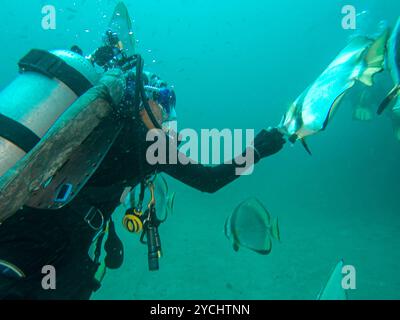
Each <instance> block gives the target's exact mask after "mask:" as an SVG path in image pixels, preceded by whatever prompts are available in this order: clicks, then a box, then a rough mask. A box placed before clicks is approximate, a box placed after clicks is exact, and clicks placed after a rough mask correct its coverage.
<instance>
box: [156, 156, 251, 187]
mask: <svg viewBox="0 0 400 320" xmlns="http://www.w3.org/2000/svg"><path fill="white" fill-rule="evenodd" d="M179 157H180V159H186V160H187V157H186V156H185V155H183V154H180V156H179ZM256 162H258V159H257V160H256ZM236 163H237V161H235V160H233V161H232V164H221V165H218V166H214V167H211V166H204V165H201V164H198V163H189V164H187V165H184V164H181V163H178V164H167V165H162V166H161V167H160V169H161V170H160V171H163V172H165V173H166V174H168V175H170V176H171V177H173V178H175V179H177V180H179V181H181V182H183V183H184V184H186V185H188V186H190V187H192V188H195V189H197V190H199V191H202V192H207V193H215V192H217V191H219V190H220V189H222V188H223V187H225V186H226V185H228V184H230V183H231V182H233V181H235V180H236V179H237V178H239V177H240V175H238V174H237V172H236V169H237V168H241V167H240V166H238V165H237V164H236Z"/></svg>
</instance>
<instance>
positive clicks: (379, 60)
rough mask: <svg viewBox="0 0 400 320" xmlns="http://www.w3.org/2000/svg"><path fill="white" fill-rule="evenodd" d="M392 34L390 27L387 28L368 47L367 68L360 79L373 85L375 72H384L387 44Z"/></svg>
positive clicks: (366, 83) (368, 84)
mask: <svg viewBox="0 0 400 320" xmlns="http://www.w3.org/2000/svg"><path fill="white" fill-rule="evenodd" d="M389 36H390V31H389V29H385V31H383V32H382V34H381V35H380V36H379V37H378V38H377V39H376V40H375V42H374V43H373V44H372V45H371V46H370V47H369V48H368V51H367V53H366V55H365V58H364V59H365V60H364V61H365V63H366V68H365V70H364V72H363V73H362V74H361V76H360V77H359V78H358V80H359V81H360V82H362V83H364V84H365V85H367V86H369V87H371V86H372V85H373V83H374V82H373V77H374V76H375V74H377V73H379V72H382V71H383V68H384V63H385V56H386V44H387V41H388V39H389Z"/></svg>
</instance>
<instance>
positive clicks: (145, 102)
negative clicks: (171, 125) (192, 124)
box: [136, 56, 161, 129]
mask: <svg viewBox="0 0 400 320" xmlns="http://www.w3.org/2000/svg"><path fill="white" fill-rule="evenodd" d="M143 68H144V61H143V59H142V58H141V57H140V56H138V62H137V65H136V81H137V82H136V83H137V87H136V88H137V90H139V93H140V95H141V98H142V102H143V106H144V109H145V110H146V112H147V114H148V116H149V118H150V120H151V122H152V123H153V125H154V127H155V128H157V129H161V125H160V124H159V123H158V122H157V119H156V118H155V117H154V114H153V111H152V110H151V108H150V105H149V101H148V100H147V96H146V91H145V89H144V82H143V79H142V75H143ZM136 94H138V91H136ZM137 98H138V97H137ZM137 101H139V99H138V100H137Z"/></svg>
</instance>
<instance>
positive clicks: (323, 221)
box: [0, 0, 400, 299]
mask: <svg viewBox="0 0 400 320" xmlns="http://www.w3.org/2000/svg"><path fill="white" fill-rule="evenodd" d="M125 3H126V5H127V6H128V8H129V10H130V12H131V16H132V17H133V19H134V20H135V21H134V26H135V32H136V34H137V38H138V40H139V43H138V51H139V52H140V53H142V54H143V55H144V57H145V59H146V61H147V66H146V68H147V69H148V70H151V71H154V72H156V73H157V74H159V75H160V76H161V77H162V78H164V79H165V80H167V81H168V82H169V83H170V84H172V85H174V86H175V88H176V91H177V95H178V106H177V111H178V114H179V126H180V127H181V128H194V129H197V130H199V129H201V128H219V129H223V128H243V129H245V128H255V129H257V130H259V129H261V128H264V127H269V126H275V125H277V124H278V122H279V121H280V119H281V117H282V115H283V113H284V112H285V111H286V109H287V107H288V106H289V105H290V103H291V102H292V101H293V100H294V99H295V98H296V97H297V96H298V95H299V94H300V93H301V92H302V91H303V90H304V89H305V88H306V87H307V86H308V85H309V84H310V83H311V82H312V81H314V80H315V78H316V77H317V76H318V75H319V74H320V73H321V72H322V71H323V70H324V68H325V67H326V66H327V64H328V63H329V62H330V61H331V60H332V59H333V58H334V57H335V55H336V54H337V53H338V52H339V51H340V50H341V49H342V48H343V47H344V46H345V45H346V43H347V41H348V39H349V37H350V36H351V35H352V31H349V30H343V28H342V27H341V19H342V17H343V15H342V14H341V9H342V7H343V5H345V4H348V2H347V1H336V0H330V1H323V0H319V1H314V0H281V1H276V2H275V1H266V0H247V1H244V0H230V1H223V0H221V1H210V0H169V1H165V0H163V1H162V0H146V1H138V0H135V1H133V0H126V1H125ZM45 4H53V5H55V6H56V8H57V10H58V15H57V28H56V30H51V31H44V30H43V29H42V28H41V24H40V23H41V19H42V14H41V8H42V6H43V5H45ZM114 5H115V2H114V1H110V0H109V1H106V0H103V1H101V0H98V1H97V0H86V1H84V0H80V1H78V0H77V1H67V0H58V1H57V0H50V1H47V0H46V1H40V0H30V1H26V0H23V1H22V0H19V1H10V2H7V3H3V4H2V10H1V11H0V21H1V22H2V28H1V32H0V39H1V41H2V43H3V46H2V48H3V50H2V53H1V58H2V73H1V76H0V87H1V88H3V87H4V86H5V85H6V84H7V83H9V82H10V81H11V80H12V79H13V78H14V77H15V75H16V73H17V67H16V63H17V61H18V59H19V58H20V57H21V56H22V55H24V54H25V53H26V52H27V51H28V50H29V49H31V48H33V47H35V48H42V49H55V48H69V47H70V46H71V45H73V44H78V45H80V46H81V47H82V48H83V49H84V50H85V51H86V52H90V51H91V50H93V49H94V48H96V46H98V45H99V42H100V40H99V39H101V34H102V33H103V31H104V30H105V28H106V26H107V23H108V21H109V18H110V15H111V14H112V11H113V7H114ZM352 5H354V6H355V7H356V8H357V10H358V11H359V12H362V11H363V10H368V12H369V13H368V14H365V15H364V16H363V17H362V18H363V23H365V24H369V27H370V26H371V25H372V26H374V25H377V23H378V22H379V21H380V20H381V19H385V20H388V22H389V24H390V25H393V24H394V23H395V21H396V19H397V17H398V16H399V15H400V3H399V2H398V1H394V0H383V1H382V0H381V1H375V0H359V1H356V0H353V1H352ZM68 9H73V10H68ZM365 21H367V22H365ZM387 78H388V75H387V74H386V75H385V74H383V75H382V76H380V79H382V80H381V81H382V83H383V84H384V85H383V86H384V87H385V88H386V87H387V88H389V82H388V79H387ZM385 94H386V90H385V91H383V92H381V91H377V92H376V97H374V98H376V101H377V103H378V101H379V100H380V99H381V98H383V97H384V96H385ZM351 112H352V110H351V106H350V103H349V102H347V103H344V104H343V106H342V107H341V108H340V109H339V112H338V114H337V116H336V117H335V119H334V121H333V122H332V124H331V125H330V126H329V127H328V130H327V131H326V132H324V133H321V134H318V135H317V136H315V137H313V138H311V139H310V141H309V144H310V147H311V148H312V150H313V156H312V157H309V156H308V155H307V154H306V153H305V152H304V150H303V149H302V147H301V146H300V144H298V145H295V146H293V147H291V146H289V145H288V146H287V147H286V148H285V150H284V151H283V152H281V153H280V154H279V155H277V156H275V157H273V158H269V159H267V160H265V161H263V162H262V163H260V164H259V165H258V166H257V168H256V171H255V173H254V174H253V175H251V176H249V177H243V178H241V179H240V180H238V181H236V182H235V183H233V184H231V185H229V186H228V187H226V188H225V189H224V190H222V191H221V192H219V193H217V194H215V195H206V194H201V193H199V192H197V191H195V190H191V189H189V188H188V187H186V186H184V185H182V184H180V183H178V182H176V181H173V180H171V179H169V183H170V188H172V189H174V190H175V191H176V192H177V199H176V205H175V209H174V214H173V215H172V216H171V217H170V219H169V220H168V221H167V223H166V224H165V225H163V226H162V227H161V229H160V232H161V235H162V239H163V246H164V254H165V256H164V257H163V258H162V260H161V269H160V271H159V272H156V273H150V272H149V271H148V270H147V252H146V247H145V246H142V245H140V244H139V241H138V238H137V237H136V236H132V235H130V234H127V233H126V232H125V231H124V230H122V227H121V228H120V230H119V234H120V235H121V237H122V238H123V241H124V244H125V252H126V259H125V262H124V265H123V267H122V268H121V269H120V270H117V271H108V272H107V275H106V278H105V279H104V282H103V286H102V288H101V290H100V291H98V292H97V293H96V294H95V295H94V299H315V298H316V296H317V294H318V292H319V290H320V289H321V286H322V285H323V284H324V282H326V280H327V277H328V274H329V272H330V270H331V269H332V267H333V266H334V265H335V264H336V262H337V261H338V260H339V259H341V258H343V259H344V260H345V262H346V263H347V264H350V265H354V266H355V267H356V270H357V289H356V290H354V291H351V292H349V297H350V299H374V298H377V299H399V298H400V275H399V270H400V197H399V191H400V168H399V165H400V144H399V142H397V141H396V140H395V139H394V137H393V134H392V128H391V123H390V121H389V119H387V118H385V117H381V118H378V117H376V118H374V121H372V122H368V123H361V122H354V121H353V120H352V114H351ZM249 197H258V198H259V199H260V200H261V201H262V202H263V203H264V204H265V205H266V207H267V208H268V210H269V211H270V212H271V214H272V215H274V216H278V217H279V219H280V225H281V233H282V243H281V244H276V245H274V248H273V251H272V253H271V255H269V256H267V257H265V256H259V255H257V254H255V253H253V252H249V251H246V250H241V251H239V252H238V253H235V252H234V251H233V250H232V248H231V245H230V243H229V241H227V239H226V238H225V236H224V233H223V226H224V222H225V219H226V217H227V216H228V215H229V214H230V213H231V212H232V211H233V210H234V208H235V207H236V206H237V205H238V204H239V202H241V201H243V200H245V199H247V198H249ZM121 214H122V212H119V211H118V212H117V213H116V218H115V221H120V220H121V219H122V215H121Z"/></svg>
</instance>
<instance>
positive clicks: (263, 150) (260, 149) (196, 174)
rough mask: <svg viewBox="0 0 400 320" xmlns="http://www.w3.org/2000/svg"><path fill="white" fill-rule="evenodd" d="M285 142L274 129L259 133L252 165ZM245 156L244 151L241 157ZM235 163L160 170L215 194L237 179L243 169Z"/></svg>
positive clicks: (164, 167)
mask: <svg viewBox="0 0 400 320" xmlns="http://www.w3.org/2000/svg"><path fill="white" fill-rule="evenodd" d="M285 142H286V141H285V140H284V138H283V135H282V134H281V133H280V132H279V131H278V130H276V129H273V130H271V131H267V130H263V131H261V132H260V133H259V134H258V135H257V137H256V139H255V140H254V164H256V163H258V162H259V161H260V160H261V159H263V158H266V157H268V156H271V155H273V154H275V153H277V152H279V151H280V150H281V149H282V148H283V145H284V144H285ZM247 152H248V150H247ZM245 156H246V151H245V152H244V154H243V155H242V157H245ZM179 157H180V159H181V160H187V161H185V163H189V160H188V159H187V157H186V156H185V155H183V154H179ZM238 160H239V159H238ZM237 163H240V161H232V164H221V165H218V166H215V167H209V166H204V165H201V164H198V163H189V164H187V165H184V164H181V163H178V164H168V165H164V166H162V167H161V170H162V171H163V172H165V173H166V174H168V175H170V176H171V177H173V178H175V179H177V180H179V181H181V182H183V183H184V184H186V185H188V186H190V187H193V188H195V189H197V190H199V191H202V192H207V193H215V192H217V191H219V190H220V189H222V188H223V187H225V186H226V185H228V184H230V183H231V182H233V181H235V180H236V179H237V178H239V176H240V175H238V173H237V169H243V167H242V166H239V165H237Z"/></svg>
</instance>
